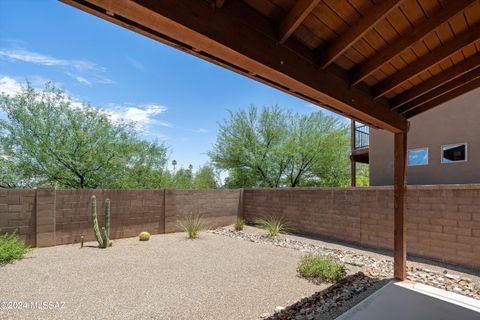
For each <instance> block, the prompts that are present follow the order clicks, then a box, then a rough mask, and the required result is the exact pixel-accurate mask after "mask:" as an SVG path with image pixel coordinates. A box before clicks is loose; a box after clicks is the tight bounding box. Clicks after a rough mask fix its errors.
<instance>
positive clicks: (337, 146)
mask: <svg viewBox="0 0 480 320" xmlns="http://www.w3.org/2000/svg"><path fill="white" fill-rule="evenodd" d="M349 141H350V140H349V134H348V129H347V126H346V124H344V123H342V122H341V121H340V120H339V119H338V118H335V117H332V116H327V115H325V114H324V113H322V112H314V113H311V114H308V115H302V114H298V113H292V112H289V111H283V110H281V109H280V108H279V107H277V106H273V107H264V108H262V109H261V110H258V109H257V108H256V107H255V106H251V107H250V108H249V109H248V110H241V111H238V112H235V113H234V112H231V113H230V117H229V118H228V119H226V120H225V121H224V122H223V123H222V124H220V130H219V134H218V136H217V141H216V143H215V145H214V147H213V150H212V151H211V152H210V153H209V156H210V157H211V159H212V162H213V164H214V165H215V166H216V167H217V168H219V169H222V170H228V171H229V173H230V177H229V178H228V179H227V180H226V186H227V187H229V186H233V187H241V186H244V187H251V186H257V187H281V186H289V187H297V186H324V185H338V186H340V185H344V184H345V183H344V182H345V179H347V180H348V178H349V171H348V170H349V162H348V161H349V160H348V151H349ZM243 184H246V185H243Z"/></svg>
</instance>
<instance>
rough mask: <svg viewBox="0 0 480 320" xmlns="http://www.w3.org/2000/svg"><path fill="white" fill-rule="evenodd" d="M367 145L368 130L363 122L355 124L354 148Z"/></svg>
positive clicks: (363, 147) (364, 147) (361, 147)
mask: <svg viewBox="0 0 480 320" xmlns="http://www.w3.org/2000/svg"><path fill="white" fill-rule="evenodd" d="M368 145H369V130H368V126H366V125H364V124H355V150H357V149H366V148H368Z"/></svg>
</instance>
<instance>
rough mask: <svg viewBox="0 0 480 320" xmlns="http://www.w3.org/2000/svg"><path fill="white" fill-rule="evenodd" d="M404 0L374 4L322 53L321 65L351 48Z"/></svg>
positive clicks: (324, 65)
mask: <svg viewBox="0 0 480 320" xmlns="http://www.w3.org/2000/svg"><path fill="white" fill-rule="evenodd" d="M402 1H403V0H400V1H399V0H382V1H380V3H378V4H376V5H374V6H373V7H372V8H371V9H369V11H368V12H367V13H366V14H365V15H364V16H362V17H361V18H360V19H359V20H358V21H357V22H356V23H355V24H354V25H353V26H352V27H351V28H350V29H348V30H347V31H346V32H345V33H343V34H342V35H341V36H340V37H339V38H338V39H336V40H335V41H334V42H333V43H332V44H330V45H329V46H328V47H327V48H326V49H325V50H324V51H323V52H322V54H321V55H320V66H321V67H322V68H326V67H328V66H329V65H330V64H331V63H332V62H334V61H335V59H337V58H338V57H339V56H341V55H342V54H343V53H344V52H345V51H347V50H348V49H350V48H351V47H352V46H353V45H354V44H355V43H357V41H358V40H360V39H361V38H362V37H363V36H364V35H365V34H366V33H367V32H369V31H370V30H372V28H373V27H375V25H376V24H377V22H378V21H380V20H382V19H383V18H385V17H386V16H387V15H388V14H389V13H390V12H392V10H394V9H395V8H398V6H399V5H400V4H401V3H402Z"/></svg>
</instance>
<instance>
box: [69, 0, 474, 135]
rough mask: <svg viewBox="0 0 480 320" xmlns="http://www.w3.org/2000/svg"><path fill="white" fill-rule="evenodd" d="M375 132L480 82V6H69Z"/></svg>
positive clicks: (192, 0) (309, 0) (432, 0)
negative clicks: (358, 121) (274, 88)
mask: <svg viewBox="0 0 480 320" xmlns="http://www.w3.org/2000/svg"><path fill="white" fill-rule="evenodd" d="M62 1H63V2H66V3H68V4H71V5H73V6H75V7H78V8H80V9H82V10H85V11H87V12H90V13H93V14H95V15H97V16H100V17H102V18H104V19H106V20H109V21H112V22H114V23H117V24H120V25H122V26H124V27H127V28H129V29H132V30H134V31H136V32H139V33H142V34H144V35H147V36H149V37H152V38H154V39H156V40H159V41H161V42H164V43H167V44H169V45H172V46H175V47H177V48H179V49H181V50H184V51H187V52H189V53H191V54H194V55H196V56H199V57H201V58H203V59H206V60H209V61H212V62H214V63H216V64H219V65H222V66H224V67H226V68H229V69H231V70H234V71H236V72H239V73H242V74H244V75H246V76H248V77H251V78H254V79H256V80H258V81H261V82H264V83H267V84H269V85H271V86H274V87H276V88H279V89H280V90H283V91H286V92H289V93H290V94H293V95H296V96H299V97H301V98H303V99H305V100H308V101H310V102H312V103H315V104H317V105H321V106H324V107H327V108H329V109H332V110H334V111H336V112H339V113H342V114H343V115H345V116H348V117H351V118H353V119H356V120H360V121H363V122H365V123H367V124H369V125H372V126H375V127H381V128H384V129H388V130H390V131H394V132H401V131H406V130H407V126H408V125H407V121H406V119H408V118H411V117H413V116H416V115H418V114H420V113H422V112H425V111H427V110H430V109H431V108H433V107H435V106H437V105H438V104H441V103H443V102H445V101H448V100H450V99H453V98H455V97H456V96H458V95H461V94H463V93H465V92H468V91H470V90H473V89H475V88H478V87H479V86H480V40H479V39H480V0H395V1H394V0H298V1H295V0H243V1H241V0H224V1H219V0H182V1H178V2H177V1H173V0H163V1H153V0H122V1H112V0H62Z"/></svg>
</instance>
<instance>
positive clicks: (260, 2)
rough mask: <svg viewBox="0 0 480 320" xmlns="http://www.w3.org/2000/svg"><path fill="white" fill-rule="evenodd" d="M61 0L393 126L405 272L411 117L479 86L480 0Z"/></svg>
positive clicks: (397, 230)
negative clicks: (407, 167)
mask: <svg viewBox="0 0 480 320" xmlns="http://www.w3.org/2000/svg"><path fill="white" fill-rule="evenodd" d="M61 1H63V2H65V3H68V4H70V5H72V6H74V7H77V8H79V9H81V10H84V11H86V12H89V13H91V14H94V15H96V16H99V17H101V18H103V19H105V20H108V21H111V22H113V23H116V24H119V25H121V26H123V27H125V28H128V29H131V30H133V31H135V32H138V33H141V34H143V35H145V36H148V37H150V38H153V39H155V40H158V41H160V42H163V43H165V44H168V45H170V46H173V47H175V48H178V49H180V50H183V51H186V52H188V53H190V54H193V55H195V56H197V57H200V58H203V59H205V60H208V61H211V62H213V63H215V64H218V65H221V66H223V67H225V68H228V69H230V70H233V71H235V72H238V73H241V74H243V75H245V76H247V77H250V78H253V79H256V80H258V81H260V82H263V83H266V84H268V85H270V86H273V87H275V88H278V89H280V90H282V91H285V92H288V93H290V94H292V95H295V96H298V97H300V98H302V99H305V100H307V101H310V102H312V103H313V104H316V105H319V106H322V107H325V108H327V109H331V110H333V111H335V112H337V113H340V114H343V115H345V116H347V117H350V118H352V119H354V120H359V121H361V122H363V123H366V124H368V125H370V126H374V127H378V128H383V129H387V130H389V131H392V132H394V133H395V139H394V141H395V148H394V150H395V157H394V159H395V174H394V175H395V177H394V190H395V191H394V260H395V262H394V275H395V277H396V278H398V279H402V280H403V279H405V276H406V252H407V251H406V228H405V210H404V206H405V191H406V150H407V131H408V119H409V118H411V117H413V116H416V115H418V114H420V113H422V112H425V111H427V110H430V109H432V108H434V107H436V106H438V105H439V104H441V103H443V102H446V101H448V100H450V99H453V98H455V97H457V96H459V95H461V94H464V93H466V92H468V91H470V90H473V89H475V88H478V87H480V40H479V38H480V0H297V1H295V0H243V1H242V0H61Z"/></svg>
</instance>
